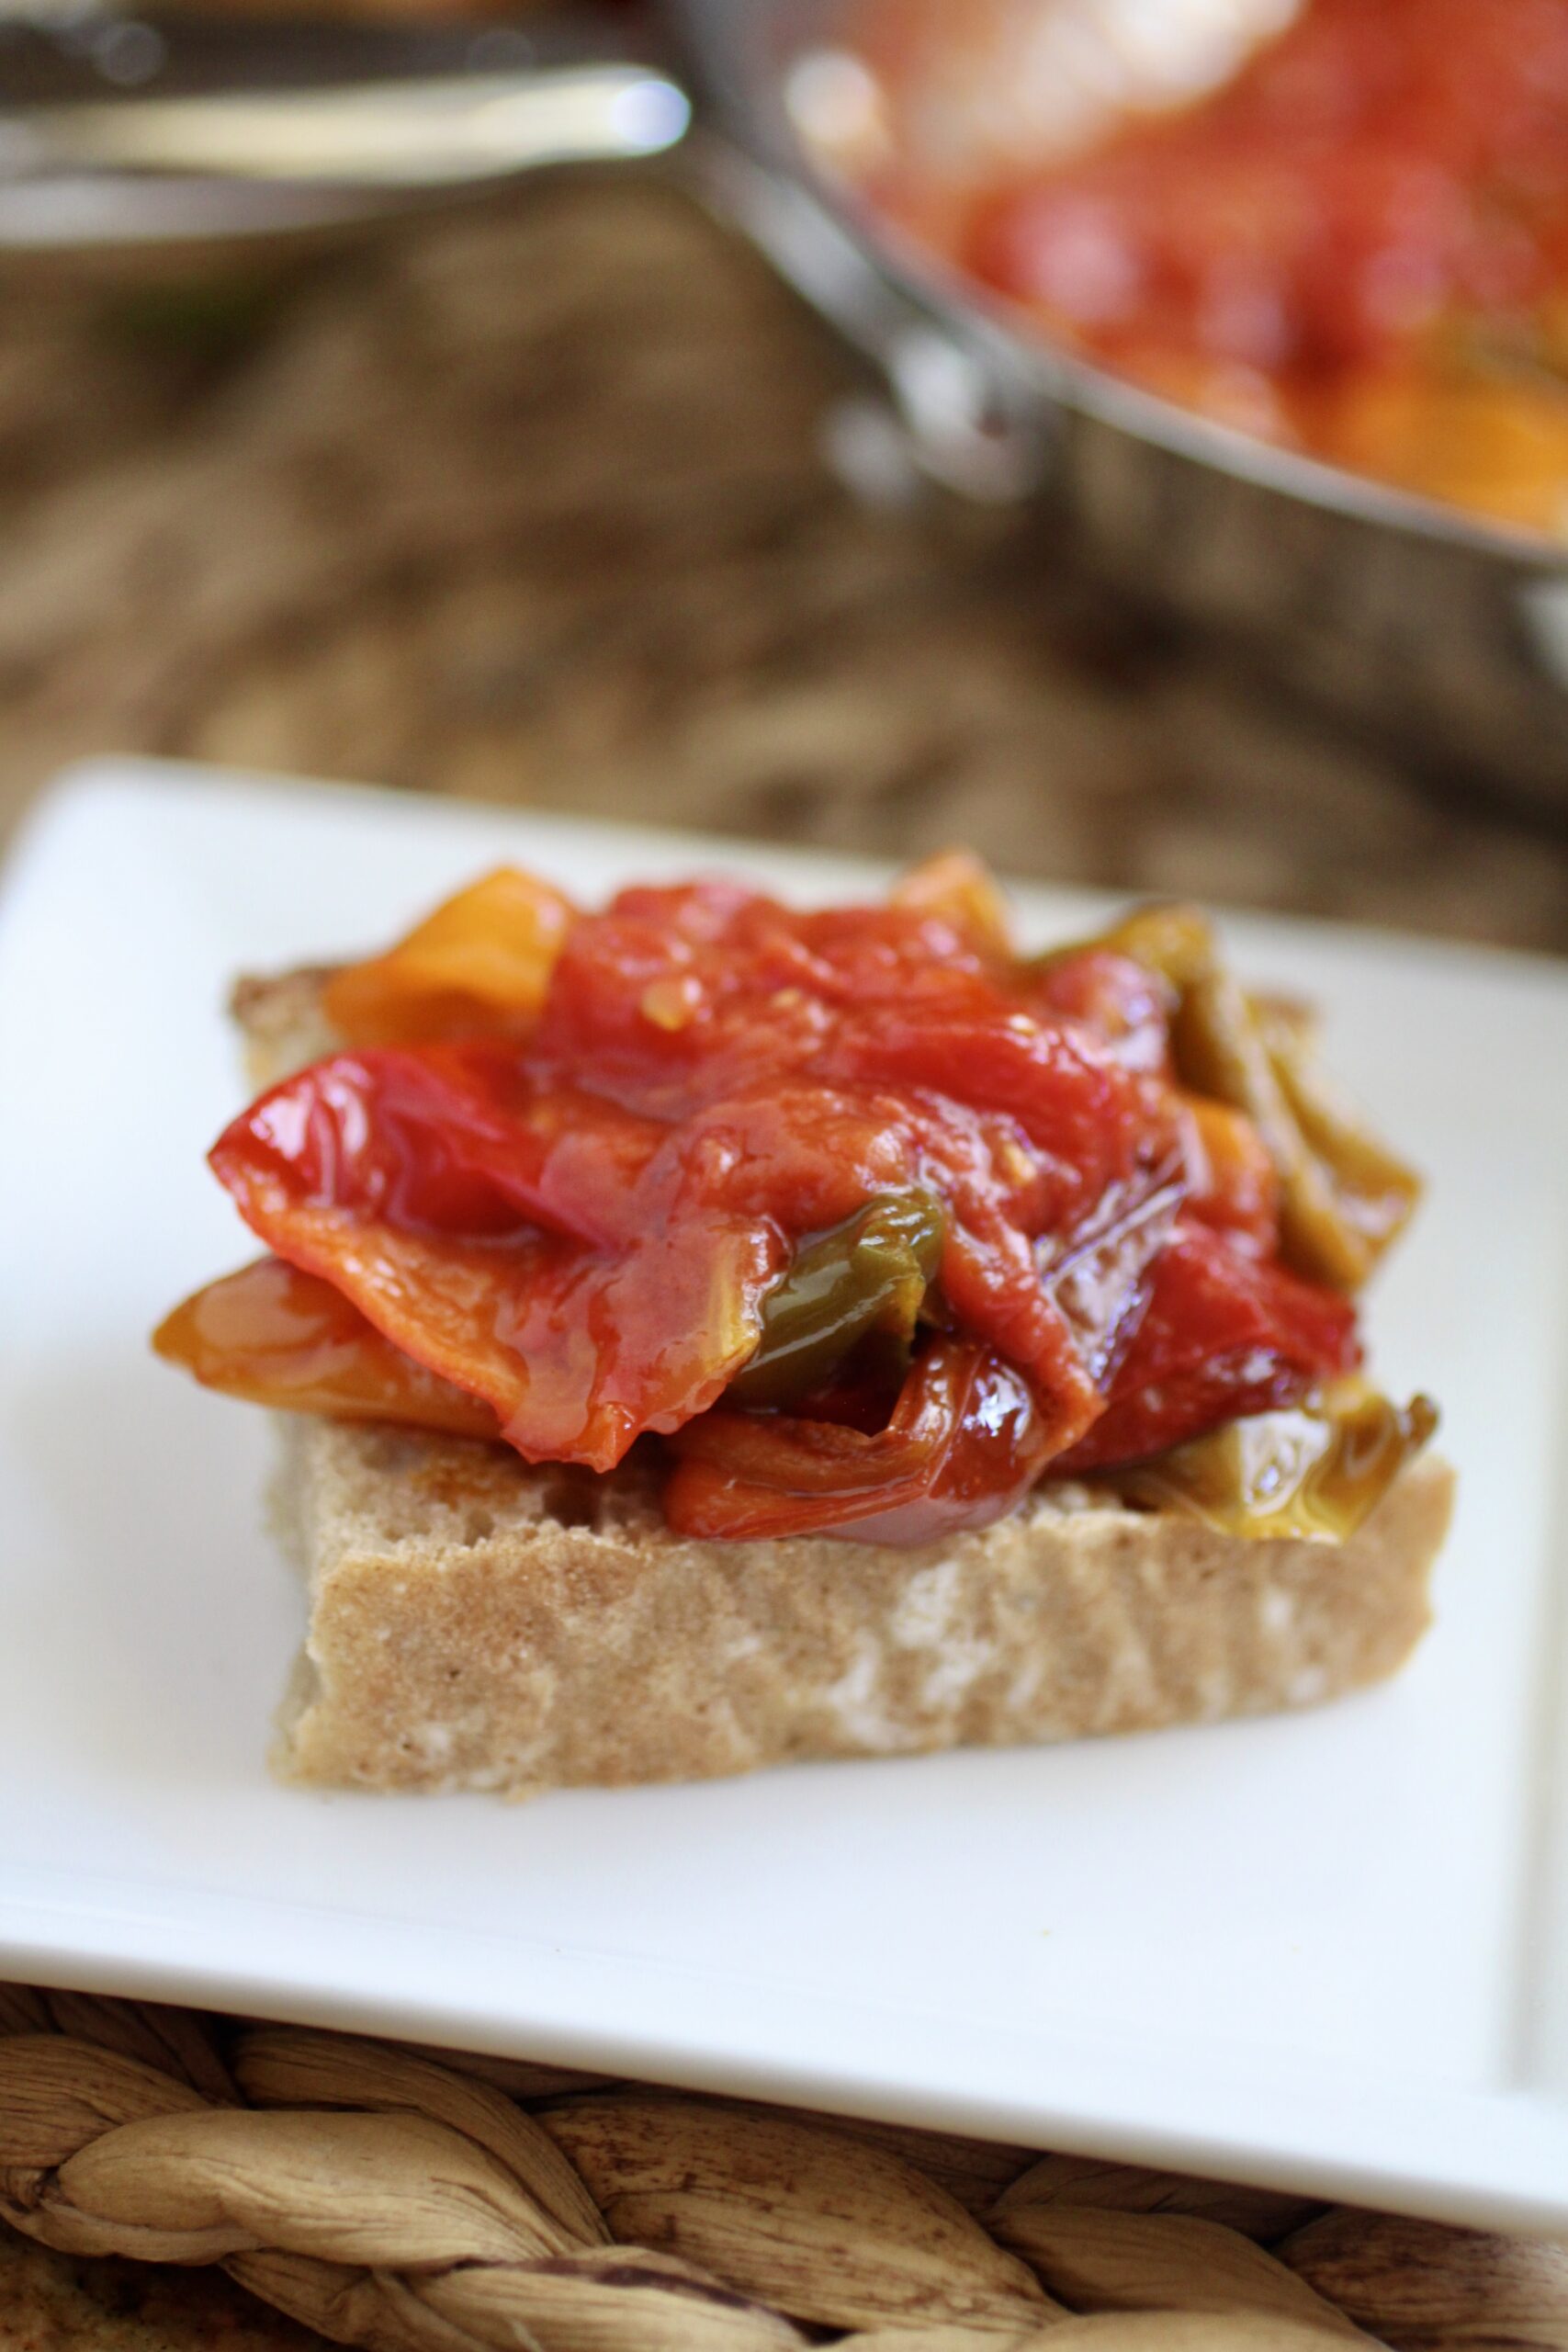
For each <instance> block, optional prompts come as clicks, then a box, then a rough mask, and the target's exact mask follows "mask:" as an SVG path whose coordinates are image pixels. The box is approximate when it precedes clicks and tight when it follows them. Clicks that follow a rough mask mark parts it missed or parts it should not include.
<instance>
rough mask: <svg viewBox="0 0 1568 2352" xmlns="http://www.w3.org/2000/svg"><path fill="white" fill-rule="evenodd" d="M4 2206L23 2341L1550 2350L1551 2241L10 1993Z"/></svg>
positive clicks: (143, 2349) (3, 2036)
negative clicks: (1356, 2345) (182, 2277)
mask: <svg viewBox="0 0 1568 2352" xmlns="http://www.w3.org/2000/svg"><path fill="white" fill-rule="evenodd" d="M0 2213H3V2214H4V2215H5V2216H6V2220H7V2221H8V2222H9V2223H10V2224H12V2225H13V2230H12V2231H9V2232H6V2235H5V2237H4V2239H0V2313H5V2314H6V2315H5V2316H3V2317H0V2343H5V2344H6V2345H7V2346H30V2347H32V2352H45V2347H49V2346H55V2345H66V2344H75V2345H80V2344H84V2343H97V2344H106V2345H112V2346H116V2347H118V2352H132V2348H133V2347H135V2352H153V2347H166V2352H183V2347H185V2346H230V2347H234V2352H252V2347H260V2346H277V2347H278V2348H279V2352H282V2348H283V2347H285V2346H289V2347H295V2352H303V2347H304V2346H309V2345H310V2344H313V2343H319V2342H320V2341H321V2339H322V2338H323V2337H325V2338H326V2339H328V2340H330V2341H332V2342H335V2343H344V2344H361V2345H367V2346H374V2347H380V2352H502V2348H503V2347H511V2352H789V2347H791V2346H807V2345H812V2344H823V2343H829V2342H831V2343H839V2342H842V2343H845V2344H847V2345H851V2346H854V2347H855V2352H1008V2347H1016V2352H1023V2347H1025V2346H1029V2347H1033V2346H1035V2345H1036V2343H1038V2344H1040V2345H1041V2346H1045V2347H1048V2352H1314V2346H1315V2347H1317V2352H1326V2347H1327V2345H1328V2344H1330V2343H1332V2342H1335V2341H1338V2342H1340V2343H1343V2342H1345V2341H1346V2340H1347V2339H1348V2340H1350V2341H1352V2342H1360V2343H1363V2344H1364V2343H1368V2342H1371V2343H1381V2344H1382V2345H1385V2346H1391V2347H1393V2352H1510V2348H1511V2352H1524V2347H1534V2352H1542V2348H1543V2347H1551V2346H1558V2347H1562V2346H1568V2247H1564V2246H1562V2245H1552V2244H1547V2243H1544V2242H1541V2241H1539V2240H1536V2241H1532V2240H1525V2239H1511V2238H1506V2237H1498V2236H1493V2235H1488V2234H1483V2233H1472V2232H1469V2231H1459V2230H1451V2229H1444V2228H1440V2227H1438V2225H1436V2224H1434V2223H1430V2222H1412V2221H1406V2220H1401V2219H1398V2218H1395V2217H1393V2216H1390V2215H1386V2214H1378V2213H1370V2212H1362V2211H1356V2210H1353V2209H1352V2208H1349V2207H1346V2206H1327V2207H1325V2206H1324V2205H1322V2204H1321V2203H1317V2202H1314V2200H1312V2199H1305V2198H1296V2197H1290V2196H1286V2195H1281V2194H1278V2193H1275V2192H1270V2191H1265V2190H1259V2189H1251V2188H1226V2187H1224V2186H1222V2185H1219V2184H1216V2183H1213V2182H1208V2181H1201V2180H1196V2179H1190V2178H1187V2177H1182V2176H1179V2175H1176V2174H1170V2173H1160V2172H1153V2171H1147V2170H1145V2169H1143V2168H1141V2167H1138V2166H1135V2165H1112V2164H1105V2163H1097V2162H1092V2161H1089V2160H1087V2159H1079V2158H1075V2157H1072V2156H1066V2155H1061V2154H1038V2153H1036V2152H1034V2151H1032V2150H1028V2149H1024V2148H1017V2147H1000V2146H995V2145H992V2144H990V2143H985V2142H980V2141H973V2140H966V2139H961V2138H957V2137H955V2136H953V2135H952V2134H948V2133H940V2132H922V2131H911V2130H907V2129H904V2128H902V2127H898V2126H893V2125H882V2124H874V2123H861V2122H854V2121H850V2120H842V2119H830V2118H828V2117H825V2116H820V2115H815V2114H807V2113H803V2112H799V2111H796V2110H792V2109H784V2108H777V2107H764V2106H760V2105H757V2104H754V2103H751V2102H748V2101H741V2100H733V2099H719V2098H706V2097H697V2096H694V2095H692V2094H687V2093H680V2092H674V2091H670V2090H667V2089H661V2088H658V2087H654V2086H648V2085H640V2084H634V2083H626V2082H614V2081H610V2080H608V2079H604V2078H600V2077H595V2076H591V2075H570V2074H566V2073H563V2072H562V2071H561V2070H559V2069H558V2068H549V2067H545V2066H534V2065H529V2064H525V2063H522V2062H517V2061H509V2060H499V2059H484V2058H477V2057H470V2056H465V2055H460V2054H457V2055H454V2054H452V2053H443V2052H435V2051H432V2050H424V2049H418V2048H414V2047H412V2046H410V2045H406V2044H400V2043H395V2042H389V2041H367V2040H360V2039H357V2038H354V2037H351V2036H349V2035H346V2034H333V2033H321V2032H314V2031H309V2030H304V2029H301V2028H297V2027H291V2026H275V2025H256V2024H246V2023H241V2022H239V2021H237V2020H233V2019H225V2018H211V2017H204V2016H200V2015H197V2014H196V2013H195V2012H192V2011H187V2010H182V2009H173V2008H164V2007H155V2006H152V2005H149V2004H146V2003H141V2002H128V2001H112V2000H105V1999H99V1998H96V1997H92V1996H84V1995H76V1994H67V1993H47V1992H43V1991H39V1990H36V1989H32V1988H28V1987H22V1986H9V1987H7V1986H0ZM17 2233H20V2234H17ZM24 2240H31V2241H33V2242H34V2243H33V2245H31V2246H30V2247H29V2246H28V2245H25V2243H24ZM39 2248H52V2249H55V2250H56V2251H55V2252H54V2254H53V2255H45V2254H42V2253H40V2252H39V2251H38V2249H39ZM169 2265H180V2266H185V2267H186V2268H187V2271H189V2270H190V2268H191V2267H196V2270H197V2275H192V2276H189V2277H188V2278H187V2279H186V2282H185V2283H184V2285H183V2286H182V2285H181V2284H180V2283H179V2282H178V2276H177V2274H176V2273H175V2272H172V2271H171V2270H169V2269H168V2267H167V2266H169ZM149 2266H155V2267H149ZM224 2274H226V2275H224ZM147 2280H152V2281H155V2283H154V2284H152V2285H147V2284H145V2283H139V2281H141V2282H144V2281H147ZM236 2287H238V2288H239V2289H243V2290H245V2292H244V2293H243V2294H242V2293H237V2292H236ZM252 2297H254V2298H259V2299H261V2301H262V2302H265V2304H267V2305H269V2306H272V2307H273V2310H274V2312H286V2313H288V2314H289V2319H288V2321H285V2320H282V2319H278V2318H276V2316H273V2315H270V2314H266V2313H264V2312H262V2311H261V2309H260V2306H259V2304H257V2303H255V2302H253V2301H250V2298H252ZM7 2306H8V2310H7Z"/></svg>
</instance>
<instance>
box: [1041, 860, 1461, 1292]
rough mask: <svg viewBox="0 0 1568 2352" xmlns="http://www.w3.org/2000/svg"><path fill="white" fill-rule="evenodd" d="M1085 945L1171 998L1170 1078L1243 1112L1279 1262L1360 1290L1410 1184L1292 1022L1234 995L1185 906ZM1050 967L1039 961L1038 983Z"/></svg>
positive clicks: (1200, 922)
mask: <svg viewBox="0 0 1568 2352" xmlns="http://www.w3.org/2000/svg"><path fill="white" fill-rule="evenodd" d="M1089 946H1090V948H1092V949H1099V950H1100V951H1102V952H1105V951H1108V952H1111V953H1113V954H1116V955H1120V956H1131V957H1132V958H1134V961H1136V962H1138V963H1141V964H1144V965H1145V966H1146V967H1147V968H1148V969H1149V970H1150V971H1153V972H1156V973H1158V974H1159V975H1160V977H1161V978H1163V979H1164V980H1166V981H1167V982H1168V984H1169V985H1170V987H1171V988H1172V989H1174V990H1175V991H1176V1002H1175V1007H1174V1011H1173V1012H1172V1016H1171V1022H1170V1051H1171V1055H1172V1057H1173V1060H1174V1064H1175V1069H1176V1071H1177V1074H1178V1075H1179V1078H1180V1080H1181V1081H1182V1083H1183V1084H1184V1085H1186V1086H1188V1087H1190V1089H1192V1091H1194V1092H1195V1093H1198V1094H1201V1095H1207V1096H1209V1097H1210V1098H1211V1099H1212V1100H1213V1101H1215V1102H1218V1103H1228V1104H1229V1105H1231V1107H1232V1108H1233V1109H1235V1110H1237V1111H1240V1112H1243V1113H1244V1114H1246V1116H1247V1118H1248V1119H1249V1120H1250V1121H1251V1122H1252V1125H1253V1126H1254V1127H1255V1128H1256V1129H1257V1131H1258V1135H1259V1136H1261V1138H1262V1140H1263V1143H1264V1145H1265V1147H1266V1148H1267V1150H1268V1152H1269V1158H1270V1159H1271V1160H1272V1161H1273V1163H1274V1168H1275V1171H1276V1174H1277V1175H1278V1178H1279V1182H1280V1204H1279V1216H1280V1250H1281V1252H1282V1255H1283V1256H1284V1258H1285V1261H1286V1262H1287V1264H1289V1265H1290V1266H1292V1267H1293V1269H1294V1270H1295V1272H1297V1273H1299V1274H1303V1275H1305V1276H1306V1277H1307V1279H1308V1280H1310V1281H1313V1282H1325V1283H1332V1284H1333V1285H1334V1286H1335V1288H1336V1289H1338V1290H1357V1289H1359V1287H1360V1285H1361V1284H1362V1283H1364V1282H1365V1281H1366V1279H1367V1277H1368V1275H1369V1274H1370V1273H1371V1272H1372V1269H1373V1267H1374V1266H1375V1265H1376V1263H1377V1261H1378V1260H1379V1258H1380V1257H1381V1256H1382V1252H1383V1251H1384V1250H1386V1249H1387V1247H1388V1245H1389V1243H1390V1242H1391V1241H1393V1239H1394V1238H1395V1237H1396V1236H1397V1235H1398V1234H1399V1232H1400V1231H1401V1230H1402V1228H1403V1227H1404V1225H1405V1223H1406V1222H1407V1221H1408V1219H1409V1216H1410V1215H1411V1212H1412V1210H1413V1209H1414V1208H1415V1206H1416V1202H1417V1200H1418V1199H1419V1197H1420V1192H1421V1184H1420V1179H1419V1178H1418V1177H1417V1176H1416V1174H1415V1172H1414V1171H1413V1170H1411V1169H1409V1168H1408V1167H1406V1166H1405V1165H1404V1162H1403V1161H1402V1160H1400V1159H1396V1158H1395V1157H1394V1155H1393V1153H1392V1152H1391V1151H1390V1150H1389V1149H1388V1148H1387V1147H1386V1146H1385V1145H1384V1144H1382V1143H1380V1142H1379V1141H1378V1139H1377V1138H1376V1137H1375V1136H1373V1135H1372V1134H1371V1132H1370V1130H1369V1129H1368V1128H1367V1127H1366V1125H1364V1123H1363V1122H1362V1121H1361V1120H1360V1118H1359V1116H1358V1115H1357V1114H1356V1113H1355V1112H1354V1111H1353V1110H1351V1109H1350V1107H1349V1106H1348V1104H1347V1103H1344V1102H1343V1101H1342V1099H1341V1098H1340V1097H1339V1096H1338V1095H1337V1094H1335V1093H1333V1092H1332V1091H1330V1089H1329V1088H1328V1086H1327V1084H1326V1082H1325V1080H1323V1079H1322V1078H1321V1076H1320V1075H1319V1073H1318V1071H1317V1069H1316V1067H1315V1064H1314V1058H1313V1055H1312V1050H1311V1041H1310V1036H1309V1035H1308V1034H1307V1033H1306V1032H1304V1031H1303V1027H1302V1024H1301V1023H1298V1022H1295V1021H1292V1019H1290V1018H1289V1017H1288V1016H1287V1015H1286V1014H1285V1013H1283V1012H1282V1011H1281V1010H1280V1008H1279V1007H1277V1006H1271V1005H1269V1004H1268V1003H1266V1002H1260V1001H1253V1000H1251V999H1249V998H1248V997H1247V996H1246V995H1245V994H1244V992H1243V990H1242V989H1241V987H1240V985H1239V984H1238V982H1237V981H1236V980H1235V978H1234V977H1233V976H1232V974H1231V973H1229V972H1228V971H1227V970H1226V969H1225V968H1224V965H1223V963H1222V962H1221V960H1220V956H1219V952H1218V949H1217V947H1216V945H1215V943H1214V937H1213V932H1212V930H1211V929H1210V926H1209V923H1208V922H1207V920H1206V918H1205V917H1204V916H1203V915H1201V913H1200V912H1199V911H1198V910H1197V909H1196V908H1192V907H1182V906H1170V907H1145V908H1141V909H1139V910H1137V911H1136V912H1134V914H1131V915H1129V916H1127V917H1126V918H1125V919H1124V920H1123V921H1122V922H1120V923H1117V924H1115V925H1114V926H1113V927H1112V928H1111V930H1110V931H1108V932H1106V933H1103V934H1102V935H1101V937H1100V938H1099V939H1098V940H1095V941H1093V942H1091V943H1089ZM1085 952H1086V951H1085V950H1083V949H1079V950H1078V951H1077V953H1078V954H1079V955H1080V956H1081V955H1082V954H1084V953H1085ZM1059 960H1061V959H1060V958H1057V959H1046V962H1045V971H1046V973H1047V975H1049V972H1050V969H1051V967H1052V963H1053V962H1054V961H1059Z"/></svg>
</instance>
